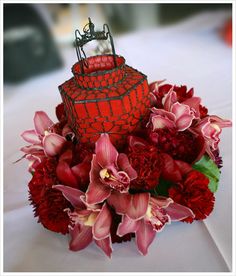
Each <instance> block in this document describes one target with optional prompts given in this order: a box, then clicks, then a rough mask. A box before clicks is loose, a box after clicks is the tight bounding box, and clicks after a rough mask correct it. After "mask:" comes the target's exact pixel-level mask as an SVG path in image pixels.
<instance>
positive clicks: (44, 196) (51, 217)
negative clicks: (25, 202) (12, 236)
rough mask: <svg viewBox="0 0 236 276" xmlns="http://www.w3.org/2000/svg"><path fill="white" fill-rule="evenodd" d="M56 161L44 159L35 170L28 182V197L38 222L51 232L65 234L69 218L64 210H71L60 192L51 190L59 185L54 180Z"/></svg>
mask: <svg viewBox="0 0 236 276" xmlns="http://www.w3.org/2000/svg"><path fill="white" fill-rule="evenodd" d="M56 166H57V161H56V159H54V158H45V159H44V160H43V161H42V162H41V163H40V164H39V165H38V166H37V168H36V170H35V172H34V175H33V177H32V179H31V181H30V182H29V185H28V186H29V195H30V200H31V204H32V205H33V206H34V214H35V216H38V218H39V219H38V222H41V223H42V224H43V226H44V227H45V228H47V229H49V230H51V231H54V232H58V233H62V234H66V233H67V232H68V224H69V217H68V215H67V213H66V212H64V209H66V208H72V206H71V204H70V203H69V202H68V201H67V200H66V199H65V198H64V197H63V195H62V193H61V192H60V191H57V190H55V189H53V188H52V185H56V184H59V182H58V180H57V178H56V174H55V171H56Z"/></svg>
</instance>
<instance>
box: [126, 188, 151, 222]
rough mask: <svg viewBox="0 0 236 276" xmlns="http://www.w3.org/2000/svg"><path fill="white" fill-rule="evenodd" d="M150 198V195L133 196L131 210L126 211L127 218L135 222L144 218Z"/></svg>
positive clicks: (139, 194) (130, 204)
mask: <svg viewBox="0 0 236 276" xmlns="http://www.w3.org/2000/svg"><path fill="white" fill-rule="evenodd" d="M149 198H150V194H149V193H138V194H134V195H131V200H130V203H129V208H128V209H127V210H126V214H127V216H129V217H130V218H131V219H134V220H137V219H140V218H142V217H144V215H145V214H146V212H147V208H148V201H149Z"/></svg>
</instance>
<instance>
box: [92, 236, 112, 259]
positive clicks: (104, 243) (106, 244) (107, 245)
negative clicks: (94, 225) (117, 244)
mask: <svg viewBox="0 0 236 276" xmlns="http://www.w3.org/2000/svg"><path fill="white" fill-rule="evenodd" d="M95 243H96V245H97V246H98V247H100V248H101V249H102V251H103V252H104V253H105V254H106V255H107V256H108V257H109V258H111V253H112V244H111V237H110V236H109V237H107V238H105V239H102V240H95Z"/></svg>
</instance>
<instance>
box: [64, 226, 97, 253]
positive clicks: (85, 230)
mask: <svg viewBox="0 0 236 276" xmlns="http://www.w3.org/2000/svg"><path fill="white" fill-rule="evenodd" d="M70 235H71V241H70V244H69V248H70V250H72V251H79V250H82V249H84V248H85V247H87V246H88V245H89V244H90V243H91V242H92V240H93V235H92V227H90V226H81V225H79V224H76V225H75V227H74V228H73V229H70Z"/></svg>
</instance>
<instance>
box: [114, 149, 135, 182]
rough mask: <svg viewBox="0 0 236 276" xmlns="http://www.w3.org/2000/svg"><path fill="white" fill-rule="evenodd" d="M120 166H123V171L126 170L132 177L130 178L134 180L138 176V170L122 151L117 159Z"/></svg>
mask: <svg viewBox="0 0 236 276" xmlns="http://www.w3.org/2000/svg"><path fill="white" fill-rule="evenodd" d="M117 164H118V167H119V168H121V170H122V171H124V172H126V173H127V174H128V176H129V178H130V180H133V179H135V178H137V176H138V175H137V172H136V171H135V169H133V167H132V166H131V165H130V163H129V159H128V157H127V155H126V154H124V153H121V154H119V155H118V160H117Z"/></svg>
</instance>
